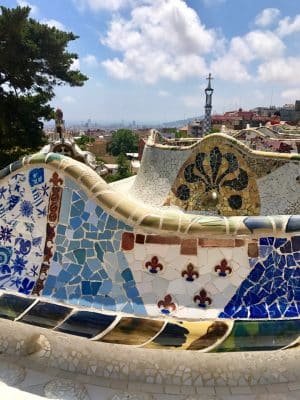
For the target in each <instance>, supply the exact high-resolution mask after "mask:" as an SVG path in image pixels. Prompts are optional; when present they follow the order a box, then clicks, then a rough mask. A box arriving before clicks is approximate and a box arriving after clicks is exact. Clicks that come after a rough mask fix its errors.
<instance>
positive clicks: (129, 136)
mask: <svg viewBox="0 0 300 400" xmlns="http://www.w3.org/2000/svg"><path fill="white" fill-rule="evenodd" d="M137 150H138V136H137V135H135V134H134V133H133V132H132V131H131V130H130V129H118V130H117V131H116V132H114V133H113V135H112V141H111V142H110V144H109V146H108V151H109V152H110V153H111V154H112V155H113V156H118V155H119V154H125V153H136V152H137Z"/></svg>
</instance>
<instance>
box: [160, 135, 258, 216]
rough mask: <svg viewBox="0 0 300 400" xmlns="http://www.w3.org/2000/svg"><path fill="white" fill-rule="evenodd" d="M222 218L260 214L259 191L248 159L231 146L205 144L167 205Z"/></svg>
mask: <svg viewBox="0 0 300 400" xmlns="http://www.w3.org/2000/svg"><path fill="white" fill-rule="evenodd" d="M169 203H170V204H175V205H177V206H179V207H181V208H183V209H185V210H202V211H210V212H213V213H215V214H222V215H258V214H259V211H260V201H259V192H258V188H257V184H256V179H255V176H254V175H253V173H252V172H251V170H250V169H249V167H248V163H247V160H246V157H245V156H244V155H242V154H241V153H240V152H238V151H237V150H235V149H234V148H233V147H232V146H231V145H229V144H226V143H223V144H222V146H220V144H216V143H214V141H206V142H202V143H201V144H200V146H198V147H197V148H196V149H195V150H194V152H193V154H192V155H191V156H190V157H189V158H188V160H187V161H186V162H185V163H184V164H183V166H182V168H181V169H180V171H179V174H178V176H177V178H176V180H175V183H174V184H173V187H172V189H171V192H170V193H169V196H168V199H167V201H166V204H169Z"/></svg>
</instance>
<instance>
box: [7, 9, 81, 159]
mask: <svg viewBox="0 0 300 400" xmlns="http://www.w3.org/2000/svg"><path fill="white" fill-rule="evenodd" d="M0 9H1V13H0V149H1V151H2V153H3V152H5V151H6V150H8V149H9V150H11V149H12V148H31V149H33V150H34V149H37V148H38V146H40V145H41V144H43V124H42V119H45V120H49V119H51V118H53V112H54V110H53V109H52V108H51V107H50V105H49V101H50V100H51V99H52V98H53V97H54V88H55V86H56V85H63V84H69V85H70V86H82V85H83V84H84V82H85V80H87V77H86V76H85V75H83V74H82V73H81V72H80V71H78V70H73V69H72V64H73V62H74V59H76V58H77V54H75V53H71V52H68V50H67V47H68V44H69V42H70V41H73V40H75V39H77V36H75V35H74V34H73V33H72V32H63V31H61V30H58V29H56V28H54V27H53V28H50V27H49V26H48V25H45V24H41V23H39V22H37V21H36V20H34V19H32V18H29V12H30V8H29V7H16V8H13V9H9V8H6V7H3V6H1V7H0ZM7 153H8V152H7ZM0 157H1V153H0ZM5 161H6V160H5ZM2 162H3V158H2V160H1V158H0V164H2ZM2 166H3V165H2Z"/></svg>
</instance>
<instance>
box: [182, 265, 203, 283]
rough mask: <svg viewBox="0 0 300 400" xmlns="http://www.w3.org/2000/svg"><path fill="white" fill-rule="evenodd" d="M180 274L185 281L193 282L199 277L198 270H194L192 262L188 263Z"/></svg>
mask: <svg viewBox="0 0 300 400" xmlns="http://www.w3.org/2000/svg"><path fill="white" fill-rule="evenodd" d="M181 276H182V277H183V278H185V280H186V281H187V282H193V281H194V280H195V279H197V278H199V272H197V271H196V269H195V267H194V265H193V264H192V263H189V264H188V265H187V267H186V269H185V270H184V271H182V273H181Z"/></svg>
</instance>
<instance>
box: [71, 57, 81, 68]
mask: <svg viewBox="0 0 300 400" xmlns="http://www.w3.org/2000/svg"><path fill="white" fill-rule="evenodd" d="M78 69H80V61H79V60H78V58H74V60H73V62H72V65H71V67H70V70H71V71H76V70H78Z"/></svg>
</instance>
